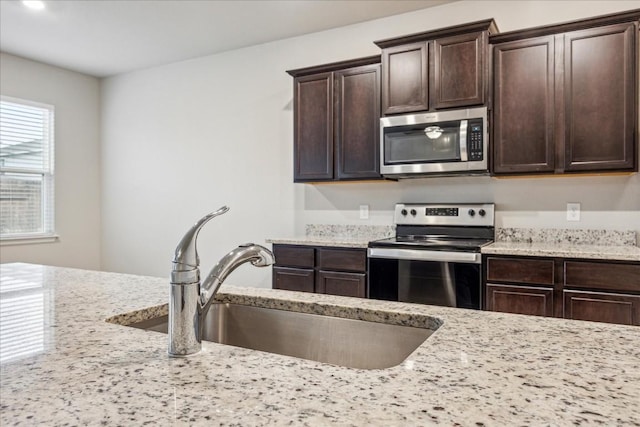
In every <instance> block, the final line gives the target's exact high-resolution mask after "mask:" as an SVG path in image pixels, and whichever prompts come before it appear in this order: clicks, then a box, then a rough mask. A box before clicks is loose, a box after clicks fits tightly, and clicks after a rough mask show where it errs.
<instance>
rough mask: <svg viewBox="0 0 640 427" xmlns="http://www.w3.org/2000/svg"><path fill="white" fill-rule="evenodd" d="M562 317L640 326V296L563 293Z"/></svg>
mask: <svg viewBox="0 0 640 427" xmlns="http://www.w3.org/2000/svg"><path fill="white" fill-rule="evenodd" d="M564 317H565V318H566V319H574V320H591V321H594V322H606V323H618V324H622V325H640V296H638V295H627V294H613V293H604V292H585V291H564Z"/></svg>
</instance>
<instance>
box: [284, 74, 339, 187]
mask: <svg viewBox="0 0 640 427" xmlns="http://www.w3.org/2000/svg"><path fill="white" fill-rule="evenodd" d="M293 96H294V98H295V99H294V105H295V110H294V112H293V114H294V130H293V133H294V141H293V144H294V145H293V155H294V173H293V180H294V181H295V182H303V181H315V180H328V179H333V73H319V74H314V75H310V76H304V77H297V78H296V79H295V80H294V94H293Z"/></svg>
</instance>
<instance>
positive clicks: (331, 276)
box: [316, 270, 367, 298]
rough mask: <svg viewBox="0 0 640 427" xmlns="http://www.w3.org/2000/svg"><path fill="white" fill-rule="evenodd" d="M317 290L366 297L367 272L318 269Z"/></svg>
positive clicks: (331, 293)
mask: <svg viewBox="0 0 640 427" xmlns="http://www.w3.org/2000/svg"><path fill="white" fill-rule="evenodd" d="M316 282H317V286H316V291H317V292H318V293H321V294H330V295H341V296H345V297H359V298H365V297H366V296H367V294H366V292H367V291H366V282H367V280H366V274H364V273H343V272H337V271H324V270H320V271H318V274H317V277H316Z"/></svg>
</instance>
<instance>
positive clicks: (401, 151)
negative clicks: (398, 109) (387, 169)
mask: <svg viewBox="0 0 640 427" xmlns="http://www.w3.org/2000/svg"><path fill="white" fill-rule="evenodd" d="M459 127H460V121H453V122H442V123H436V124H429V125H421V126H402V127H395V128H391V129H388V130H386V131H385V134H384V162H385V164H403V163H404V164H407V163H425V162H426V163H428V162H443V161H459V160H460V131H459Z"/></svg>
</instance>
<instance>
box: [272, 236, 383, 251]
mask: <svg viewBox="0 0 640 427" xmlns="http://www.w3.org/2000/svg"><path fill="white" fill-rule="evenodd" d="M370 240H374V239H369V238H366V237H338V236H304V237H288V238H287V237H284V238H277V239H267V240H266V242H267V243H273V244H281V245H302V246H326V247H336V248H367V247H368V245H369V241H370Z"/></svg>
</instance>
